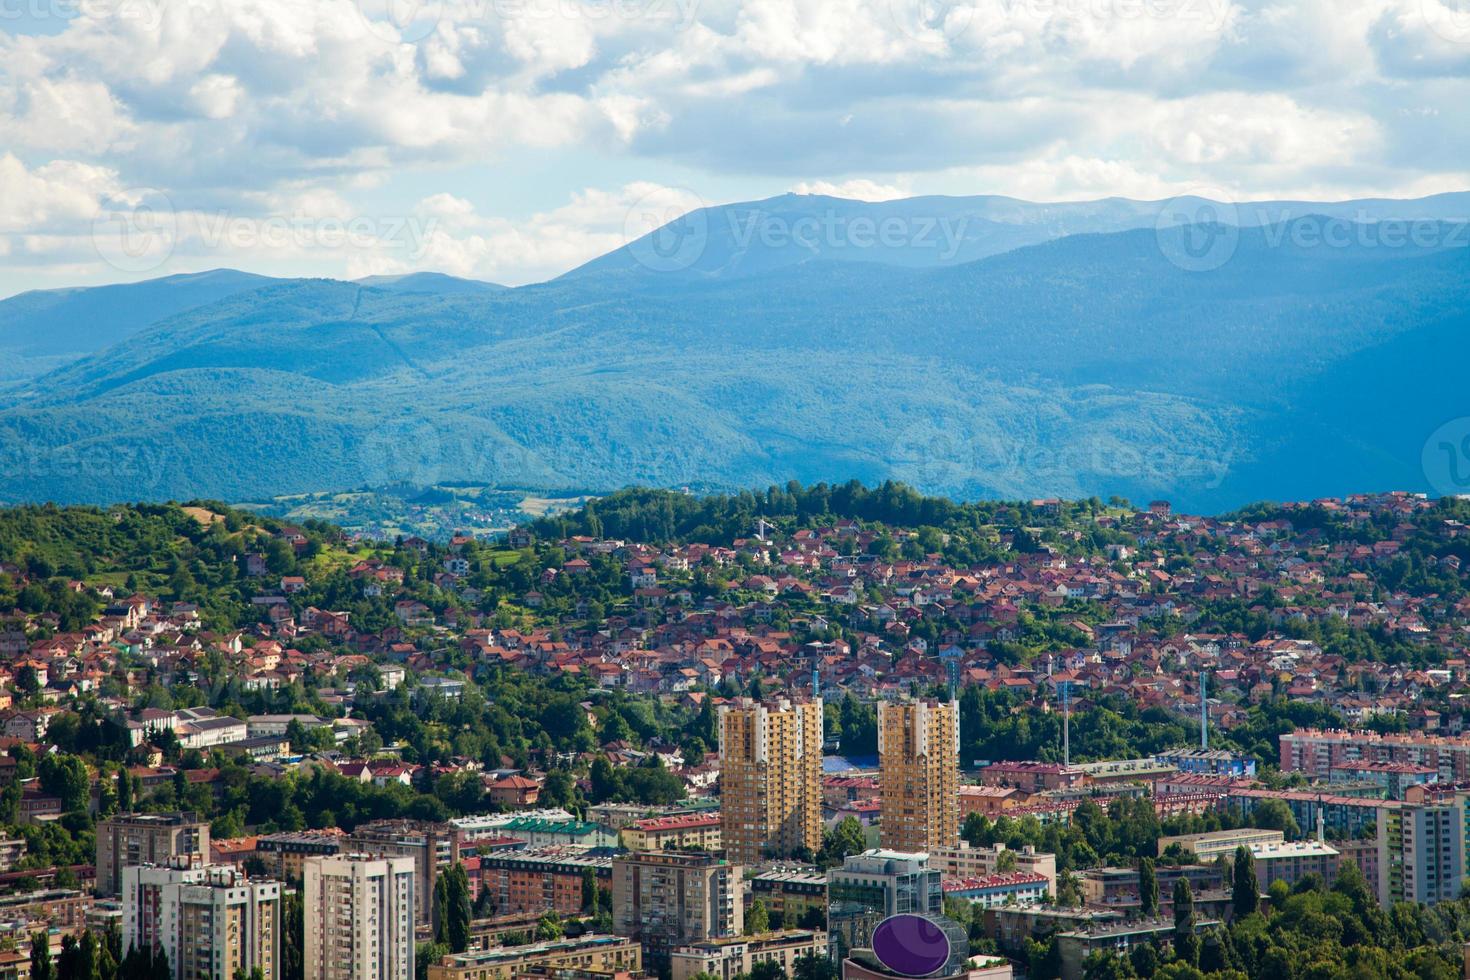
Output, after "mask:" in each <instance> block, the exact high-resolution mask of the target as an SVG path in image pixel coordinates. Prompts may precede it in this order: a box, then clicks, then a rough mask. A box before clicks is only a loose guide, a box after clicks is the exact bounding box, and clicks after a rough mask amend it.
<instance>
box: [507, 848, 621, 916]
mask: <svg viewBox="0 0 1470 980" xmlns="http://www.w3.org/2000/svg"><path fill="white" fill-rule="evenodd" d="M479 861H480V887H481V888H482V889H484V890H485V891H488V892H489V893H490V894H491V896H492V897H493V898H494V900H495V909H496V911H497V912H499V913H501V914H510V913H515V912H546V911H556V912H559V913H560V914H562V915H577V914H578V913H580V912H581V911H582V876H583V875H584V874H586V873H587V872H588V871H591V872H592V873H593V875H594V876H596V878H597V880H598V882H599V883H600V884H607V882H608V881H609V879H610V878H611V876H612V858H610V857H593V856H589V855H587V854H572V853H559V852H557V851H555V850H548V851H546V852H543V853H537V852H528V851H507V852H505V853H503V854H486V855H482V856H481V857H480V859H479Z"/></svg>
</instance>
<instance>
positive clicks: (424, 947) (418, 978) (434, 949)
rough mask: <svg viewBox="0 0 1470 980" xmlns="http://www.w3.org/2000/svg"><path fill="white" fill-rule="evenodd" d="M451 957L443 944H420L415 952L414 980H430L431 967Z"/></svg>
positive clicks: (447, 948) (415, 948)
mask: <svg viewBox="0 0 1470 980" xmlns="http://www.w3.org/2000/svg"><path fill="white" fill-rule="evenodd" d="M448 955H449V947H448V946H445V945H444V944H443V943H419V944H418V946H416V947H414V951H413V976H414V980H429V967H431V966H433V965H434V964H435V963H438V962H439V961H440V960H442V959H443V958H444V957H446V956H448Z"/></svg>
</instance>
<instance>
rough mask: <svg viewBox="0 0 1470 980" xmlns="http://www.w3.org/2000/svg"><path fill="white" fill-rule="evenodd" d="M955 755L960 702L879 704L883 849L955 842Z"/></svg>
mask: <svg viewBox="0 0 1470 980" xmlns="http://www.w3.org/2000/svg"><path fill="white" fill-rule="evenodd" d="M959 760H960V718H959V707H958V705H956V704H954V703H943V702H939V701H934V700H919V701H899V702H892V703H886V704H880V705H879V706H878V783H879V787H880V791H881V799H882V808H883V817H882V825H881V829H880V839H881V840H882V843H883V847H884V848H885V849H887V850H895V851H911V852H918V851H929V850H931V849H934V848H939V847H954V846H955V845H956V844H957V843H958V842H959V837H960V799H959V797H960V769H959Z"/></svg>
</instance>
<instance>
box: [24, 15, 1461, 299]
mask: <svg viewBox="0 0 1470 980" xmlns="http://www.w3.org/2000/svg"><path fill="white" fill-rule="evenodd" d="M363 2H367V0H363ZM1460 5H1461V0H953V2H946V0H429V2H428V3H426V4H425V5H424V6H423V7H422V9H421V14H422V16H421V17H420V18H419V19H418V20H416V21H414V22H413V23H410V24H407V25H405V27H404V28H403V29H402V30H401V31H400V30H399V29H398V28H397V27H395V25H394V24H393V23H392V22H389V21H384V20H381V19H380V20H378V21H375V22H371V23H370V22H368V21H366V20H365V19H364V16H363V12H362V9H361V8H360V7H359V4H358V2H356V0H167V2H165V0H102V2H98V3H88V4H82V5H80V7H81V13H80V14H79V15H77V16H75V17H74V18H73V19H72V20H70V21H69V22H67V23H66V24H65V25H64V29H62V30H59V31H56V32H54V33H50V34H44V35H36V36H22V35H9V34H5V33H0V147H3V148H4V151H5V152H6V153H7V154H8V155H7V156H6V157H4V158H0V166H3V167H5V168H8V170H7V171H6V172H7V173H13V174H14V175H15V181H16V182H14V183H12V186H11V187H10V188H8V189H0V202H3V204H0V219H3V220H5V221H6V222H7V224H6V226H5V228H6V232H5V234H6V235H8V236H9V237H7V238H4V239H3V241H4V243H5V247H6V248H8V249H9V257H8V260H7V265H8V266H9V267H11V268H14V267H15V260H16V257H19V258H20V259H22V260H26V261H29V259H27V257H28V256H29V257H31V258H34V256H35V255H36V254H38V253H40V252H44V253H45V254H50V255H57V256H65V257H66V262H67V263H68V264H67V266H66V268H68V269H75V268H77V267H78V266H77V265H75V264H74V263H81V262H82V261H83V257H82V256H83V254H84V252H85V250H84V249H79V248H78V247H75V246H77V245H78V242H77V240H76V239H75V237H74V236H75V234H76V229H75V228H74V227H72V226H71V224H69V223H75V221H76V220H78V219H77V217H76V215H78V214H80V213H81V212H82V211H84V210H85V209H86V207H87V206H88V205H89V204H90V206H91V207H92V208H93V209H94V210H95V208H96V207H97V202H98V201H99V200H101V199H102V198H103V197H104V196H105V195H107V194H113V195H116V194H119V193H121V192H122V191H123V189H126V188H136V187H153V188H158V189H160V190H161V191H163V192H164V193H165V194H166V195H167V196H168V198H169V199H170V200H171V201H172V202H173V204H174V205H175V206H176V207H177V208H178V214H179V215H180V218H181V222H182V223H181V226H180V234H181V238H180V241H179V242H178V245H179V249H180V254H183V255H185V256H192V255H196V254H198V251H199V249H201V248H203V245H201V239H200V235H199V234H198V232H199V228H198V227H197V226H196V225H197V222H196V221H195V216H200V215H206V216H207V215H215V214H218V213H219V212H220V211H225V212H227V213H229V214H231V215H234V216H237V217H240V216H243V217H245V218H247V219H249V220H254V221H263V220H265V219H266V218H269V217H271V216H273V215H274V216H278V217H280V216H285V217H291V216H302V217H303V218H305V219H310V220H325V219H327V218H342V217H344V216H348V217H350V216H351V215H354V214H364V213H374V214H386V215H395V214H397V215H404V216H416V215H431V216H433V217H434V218H435V219H436V221H438V222H439V224H438V225H437V226H436V228H435V229H434V230H433V232H432V233H430V232H428V231H426V232H425V238H426V240H427V244H426V253H425V254H426V256H427V260H432V261H442V262H443V263H445V265H446V268H450V267H452V269H454V270H459V271H462V272H474V273H475V274H477V275H485V276H487V277H491V278H494V277H497V276H498V277H501V278H520V279H524V278H525V277H529V276H532V275H540V274H548V275H549V274H554V273H556V272H560V271H563V269H564V268H566V267H567V266H568V265H571V264H575V263H576V262H578V261H581V260H583V259H585V258H588V257H591V255H592V254H595V250H596V249H599V248H603V247H611V246H615V245H616V244H621V238H622V237H623V232H622V223H623V215H625V213H626V211H627V208H628V207H629V206H630V202H629V199H628V194H629V193H635V194H636V193H639V192H637V191H631V192H630V190H629V188H633V187H636V186H639V185H635V184H632V183H630V182H629V181H630V176H632V175H646V176H649V177H654V178H656V180H657V181H661V182H663V183H677V182H686V183H690V184H691V185H693V186H694V188H695V190H700V187H701V185H705V186H707V187H708V188H712V190H706V191H703V192H702V193H703V196H704V197H707V198H709V199H710V200H728V199H730V196H731V194H730V191H729V189H730V188H732V187H739V188H742V189H748V190H749V191H750V193H748V194H747V195H745V196H750V197H755V196H764V195H766V194H770V193H776V192H778V191H780V190H781V189H782V188H786V187H793V186H794V187H795V188H796V189H798V190H799V191H802V192H810V193H830V194H838V195H842V196H854V197H864V198H868V199H874V200H878V199H887V198H891V197H893V196H898V195H901V194H907V193H928V192H934V191H941V190H942V191H944V192H947V193H996V192H1000V193H1012V194H1016V195H1018V196H1028V197H1035V198H1043V199H1076V198H1081V197H1100V196H1107V195H1114V194H1117V195H1127V196H1140V197H1164V196H1169V195H1171V194H1173V193H1177V192H1178V191H1179V190H1181V189H1186V188H1188V187H1191V186H1209V187H1218V188H1223V189H1225V190H1226V191H1227V192H1230V193H1235V194H1239V195H1240V196H1243V197H1261V196H1266V195H1282V196H1294V195H1299V196H1322V197H1344V196H1351V195H1357V194H1364V193H1377V194H1394V193H1415V192H1423V191H1428V190H1436V191H1437V190H1446V189H1455V188H1460V187H1463V186H1464V184H1465V179H1466V178H1465V171H1466V167H1465V165H1464V162H1463V161H1464V160H1465V159H1470V126H1467V125H1466V122H1467V118H1466V117H1467V113H1470V109H1467V106H1470V78H1467V76H1470V17H1466V16H1463V15H1461V14H1460ZM369 6H371V4H369ZM440 173H445V174H453V175H455V176H454V177H453V178H451V180H454V181H463V184H456V183H449V184H446V185H442V187H440V188H435V181H436V180H438V177H437V176H436V175H438V174H440ZM502 173H508V174H510V175H511V176H509V177H503V176H502ZM466 175H469V176H466ZM502 180H513V181H519V182H524V183H525V184H527V188H526V190H527V191H528V192H530V193H528V194H527V195H526V197H527V199H533V200H537V201H542V202H546V201H555V200H567V198H566V194H567V191H566V189H567V188H569V187H586V188H592V187H602V188H609V187H617V188H618V189H616V190H605V191H596V190H584V191H581V192H578V193H576V194H574V195H572V196H571V198H570V200H567V203H566V204H564V205H561V206H559V207H551V208H550V209H543V210H540V211H537V212H535V213H534V214H532V215H531V216H530V217H512V216H511V211H512V210H514V211H515V213H517V214H519V213H521V212H520V211H519V210H518V209H514V208H513V206H512V205H511V204H510V203H507V204H503V205H500V207H502V208H506V209H507V212H506V213H503V214H498V215H497V214H492V213H486V212H487V210H488V211H494V210H495V209H494V208H488V207H482V208H481V209H479V210H476V209H474V208H470V211H469V212H468V213H463V212H462V208H463V207H467V206H468V205H467V203H466V202H469V201H485V200H489V199H490V198H488V197H487V196H485V195H483V194H481V193H479V192H480V191H481V190H482V189H483V188H482V186H480V185H481V184H482V183H492V184H493V183H498V182H500V181H502ZM642 186H643V191H642V193H646V192H647V189H648V188H647V185H642ZM435 190H442V193H435V192H434V191H435ZM692 198H693V199H696V200H697V195H694V196H692ZM498 199H499V200H503V201H506V202H513V201H515V200H517V199H518V195H517V194H515V193H511V194H502V195H500V196H499V198H498ZM456 207H458V208H461V211H456V210H455V208H456ZM619 208H621V209H622V213H623V215H620V212H619ZM604 212H605V213H604ZM610 216H611V217H610ZM613 218H616V220H613ZM270 254H271V256H273V257H274V258H275V259H276V260H277V261H280V262H284V261H287V260H288V259H299V260H300V261H303V262H320V263H322V264H323V265H322V268H325V267H326V265H327V264H328V263H330V262H331V261H334V260H332V259H330V258H329V257H327V256H328V255H329V254H331V253H327V254H317V253H316V252H314V251H313V250H311V249H309V248H308V249H305V250H302V249H298V248H296V246H295V245H293V246H291V248H288V249H285V250H284V251H281V250H278V251H276V252H272V253H270ZM283 256H285V258H283ZM201 258H202V256H201ZM57 261H58V266H57V267H58V268H59V267H60V262H61V260H60V259H58V260H57ZM225 261H235V262H239V263H240V264H245V265H252V264H253V263H252V256H251V254H250V253H249V252H248V251H246V250H241V249H237V250H235V251H234V252H231V253H230V254H228V255H222V256H220V257H219V260H218V261H216V262H215V263H214V264H223V263H224V262H225ZM335 261H338V262H339V264H342V263H349V262H350V263H354V264H355V265H354V267H358V266H362V265H373V266H377V265H383V264H388V265H392V264H394V263H398V264H411V265H418V266H421V267H426V266H425V265H424V264H423V263H421V262H420V261H419V259H416V258H411V257H408V256H406V255H405V254H403V251H402V250H396V251H395V250H394V249H392V248H385V247H380V246H378V245H373V246H371V247H365V248H361V249H351V250H347V251H345V252H342V253H341V257H340V258H339V259H337V260H335ZM32 268H34V267H33V266H32ZM334 271H340V269H339V270H334Z"/></svg>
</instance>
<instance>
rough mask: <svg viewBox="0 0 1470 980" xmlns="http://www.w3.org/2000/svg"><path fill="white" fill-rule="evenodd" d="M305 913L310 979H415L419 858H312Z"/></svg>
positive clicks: (305, 872) (305, 870)
mask: <svg viewBox="0 0 1470 980" xmlns="http://www.w3.org/2000/svg"><path fill="white" fill-rule="evenodd" d="M302 911H303V912H304V913H305V917H306V941H305V943H304V947H305V955H304V957H303V959H304V960H305V969H304V974H305V980H413V976H414V946H413V943H414V861H413V858H408V857H390V858H374V857H370V856H368V855H366V854H338V855H334V856H332V857H314V858H307V860H306V861H305V863H304V864H303V865H302Z"/></svg>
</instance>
